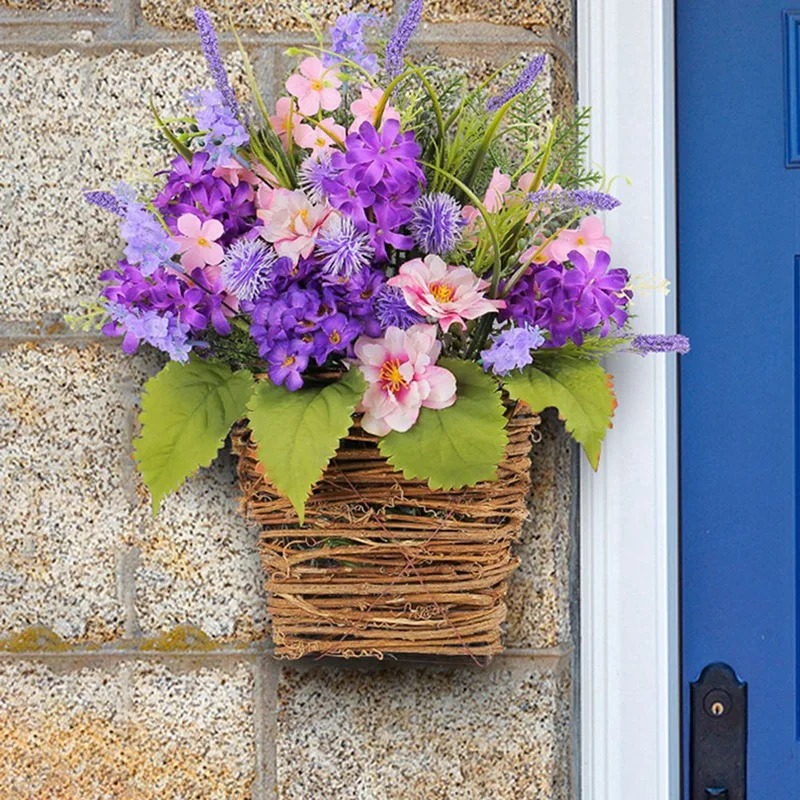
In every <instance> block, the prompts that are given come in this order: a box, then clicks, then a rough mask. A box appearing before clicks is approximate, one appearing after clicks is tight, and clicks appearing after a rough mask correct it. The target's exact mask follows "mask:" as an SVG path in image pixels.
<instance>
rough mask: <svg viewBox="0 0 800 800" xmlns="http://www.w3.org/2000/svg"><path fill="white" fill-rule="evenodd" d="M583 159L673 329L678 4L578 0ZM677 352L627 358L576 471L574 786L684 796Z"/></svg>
mask: <svg viewBox="0 0 800 800" xmlns="http://www.w3.org/2000/svg"><path fill="white" fill-rule="evenodd" d="M577 20H578V58H577V60H578V76H579V77H578V90H579V103H580V104H581V105H586V106H591V107H592V109H593V116H592V128H591V133H592V139H591V147H590V158H591V160H592V162H595V163H597V164H598V165H601V166H602V167H603V168H604V169H605V170H606V174H607V175H609V176H614V175H621V176H624V177H626V178H629V179H630V181H631V183H630V185H628V184H627V183H626V182H625V181H624V180H621V179H620V180H617V181H616V182H615V183H614V185H613V189H612V192H613V193H614V194H615V195H617V196H618V197H619V198H620V199H621V200H622V206H621V207H620V208H619V209H618V210H616V211H614V212H612V213H611V214H610V215H608V219H607V229H608V231H609V234H610V236H611V238H612V240H613V242H614V247H613V250H612V259H613V261H614V262H616V263H617V265H619V266H625V267H628V268H629V270H630V271H631V274H632V275H634V276H636V275H642V276H645V278H650V281H651V284H652V283H655V284H656V285H657V284H659V283H660V282H662V281H664V280H669V281H672V292H671V293H670V294H669V295H667V294H665V293H664V292H663V291H658V290H655V291H642V289H641V288H640V290H639V291H638V293H637V296H636V298H635V313H636V314H637V319H636V321H635V327H636V329H637V330H638V331H639V332H642V333H645V332H649V333H664V332H667V333H671V332H674V330H675V328H674V326H675V283H674V274H675V252H676V230H675V213H674V205H675V199H674V198H675V153H674V150H675V148H674V114H673V106H674V79H673V62H674V31H673V0H577ZM675 358H676V357H675V356H672V355H670V356H666V357H665V356H657V355H654V356H649V357H647V358H639V357H637V356H633V355H621V356H617V357H615V358H614V359H612V360H610V361H609V363H608V369H609V371H610V372H613V373H614V375H615V378H616V389H617V394H618V396H619V408H618V409H617V413H616V417H615V427H614V429H613V430H611V431H610V432H609V434H608V436H607V439H606V444H605V447H604V452H603V456H602V458H601V463H600V471H599V472H598V473H597V474H594V473H592V471H591V469H590V468H589V467H588V465H586V464H585V463H584V466H583V468H582V472H581V523H580V524H581V533H580V562H581V569H580V591H581V645H580V646H581V657H580V695H581V701H580V713H581V742H582V745H581V785H582V792H581V796H582V798H583V800H641V798H647V800H672V798H677V797H679V795H680V791H679V787H680V768H679V762H680V752H679V740H680V737H679V696H680V695H679V666H678V664H679V658H678V654H679V643H678V630H679V629H678V599H677V597H678V543H677V540H678V537H677V522H678V521H677V480H678V465H677V452H678V450H677V391H676V386H677V381H676V369H675V366H676V365H675Z"/></svg>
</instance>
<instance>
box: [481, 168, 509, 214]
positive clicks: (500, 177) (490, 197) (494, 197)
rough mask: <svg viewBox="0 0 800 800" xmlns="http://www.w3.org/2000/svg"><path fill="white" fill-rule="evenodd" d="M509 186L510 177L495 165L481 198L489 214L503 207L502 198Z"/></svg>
mask: <svg viewBox="0 0 800 800" xmlns="http://www.w3.org/2000/svg"><path fill="white" fill-rule="evenodd" d="M510 188H511V178H510V177H509V176H508V175H506V174H505V172H500V168H499V167H495V168H494V172H493V173H492V179H491V181H489V186H488V188H487V189H486V195H485V196H484V198H483V204H484V205H485V206H486V210H487V211H488V212H489V213H490V214H493V213H494V212H495V211H499V210H500V209H501V208H502V207H503V198H504V197H505V194H506V192H507V191H508V190H509V189H510Z"/></svg>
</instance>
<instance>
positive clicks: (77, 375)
mask: <svg viewBox="0 0 800 800" xmlns="http://www.w3.org/2000/svg"><path fill="white" fill-rule="evenodd" d="M0 374H2V376H3V379H2V381H0V452H2V454H3V455H2V458H0V632H2V633H9V632H12V631H19V630H21V629H23V628H25V627H27V626H29V625H34V624H41V625H45V626H47V627H49V628H51V629H52V630H53V631H55V632H56V633H57V634H58V635H59V636H61V637H64V638H70V639H78V640H80V639H92V640H105V639H111V638H114V637H116V636H117V635H120V634H121V633H122V629H123V609H122V603H121V601H120V599H119V597H118V593H117V587H116V582H115V570H116V566H117V562H116V559H117V555H118V553H119V550H120V546H121V544H122V542H123V540H124V539H125V537H126V536H129V535H130V534H131V532H132V524H131V497H130V490H129V489H128V490H126V486H125V479H124V474H125V470H124V461H125V460H126V459H129V457H130V456H129V437H130V430H129V427H130V426H129V420H130V408H131V406H132V404H133V401H134V397H135V394H134V392H135V388H136V386H137V385H138V384H139V383H140V382H141V381H142V379H143V378H144V373H143V371H142V369H141V365H140V363H139V362H138V361H137V360H136V359H129V358H128V357H126V356H124V355H123V354H122V353H121V352H119V351H117V350H116V349H115V348H111V347H107V346H102V345H98V344H93V345H89V346H87V347H85V348H83V349H73V348H70V347H67V346H64V345H56V346H53V347H49V348H37V347H34V346H32V345H20V346H18V347H15V348H13V349H11V350H8V351H6V352H3V353H0ZM0 635H2V634H0Z"/></svg>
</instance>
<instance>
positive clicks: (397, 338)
mask: <svg viewBox="0 0 800 800" xmlns="http://www.w3.org/2000/svg"><path fill="white" fill-rule="evenodd" d="M441 349H442V345H441V343H440V342H438V341H437V340H436V327H435V326H433V325H414V326H412V327H411V328H409V329H408V330H406V331H404V330H402V329H400V328H395V327H391V328H389V329H388V330H387V331H386V335H385V336H384V337H383V339H370V338H369V337H367V336H362V337H360V338H359V339H358V341H357V342H356V344H355V354H356V357H357V358H358V360H359V364H358V368H359V369H360V370H361V373H362V375H363V376H364V378H365V379H366V381H367V383H368V384H369V387H368V388H367V391H366V392H365V393H364V398H363V400H362V403H361V404H362V408H363V410H364V417H363V418H362V420H361V427H362V428H363V429H364V430H365V431H367V433H372V434H375V436H385V435H386V434H387V433H389V431H393V430H394V431H400V432H404V431H407V430H408V429H409V428H410V427H411V426H412V425H413V424H414V423H415V422H416V421H417V417H419V411H420V408H422V407H423V406H424V407H425V408H435V409H439V408H447V407H448V406H451V405H453V403H455V401H456V379H455V376H454V375H453V373H452V372H450V371H449V370H447V369H444V367H436V366H434V364H435V363H436V359H437V358H439V353H440V352H441Z"/></svg>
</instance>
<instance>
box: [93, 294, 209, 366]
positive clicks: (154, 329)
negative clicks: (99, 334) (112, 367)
mask: <svg viewBox="0 0 800 800" xmlns="http://www.w3.org/2000/svg"><path fill="white" fill-rule="evenodd" d="M105 307H106V309H107V310H108V313H109V314H110V315H111V318H112V320H113V321H114V322H113V323H111V324H112V325H114V326H115V327H114V333H113V335H116V326H117V325H118V326H121V327H122V328H123V329H124V339H123V340H122V349H123V351H124V352H125V353H127V354H128V355H132V354H133V353H135V352H136V350H137V349H138V347H139V344H140V342H142V341H145V342H147V343H148V344H150V345H152V346H153V347H155V348H157V349H158V350H161V351H163V352H164V353H167V354H168V355H169V357H170V358H171V359H172V360H173V361H188V359H189V353H190V352H191V349H192V344H193V343H192V342H190V341H189V338H188V335H189V332H190V328H189V326H188V325H187V324H185V323H183V322H181V320H180V318H179V317H178V316H177V315H176V314H174V313H173V312H167V313H166V314H159V313H158V312H157V311H154V310H152V309H132V308H126V307H125V306H123V305H120V304H119V303H106V304H105ZM106 327H108V326H106Z"/></svg>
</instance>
